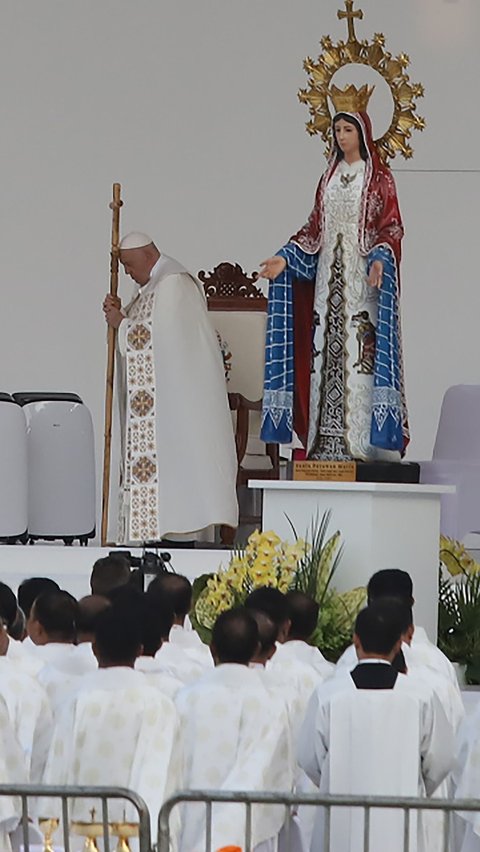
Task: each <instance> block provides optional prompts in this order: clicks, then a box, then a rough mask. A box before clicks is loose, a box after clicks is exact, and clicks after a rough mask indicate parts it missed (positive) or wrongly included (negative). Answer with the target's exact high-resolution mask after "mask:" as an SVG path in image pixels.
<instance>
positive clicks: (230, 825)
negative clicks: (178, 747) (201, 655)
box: [175, 663, 294, 852]
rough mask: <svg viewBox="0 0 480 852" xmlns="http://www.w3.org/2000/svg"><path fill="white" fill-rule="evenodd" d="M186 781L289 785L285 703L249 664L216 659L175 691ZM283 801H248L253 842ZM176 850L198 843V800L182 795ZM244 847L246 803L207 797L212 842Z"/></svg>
mask: <svg viewBox="0 0 480 852" xmlns="http://www.w3.org/2000/svg"><path fill="white" fill-rule="evenodd" d="M175 703H176V705H177V708H178V710H179V713H180V717H181V721H182V728H183V732H184V738H185V742H184V783H185V786H186V788H187V789H193V790H198V789H204V790H255V791H267V790H268V791H282V792H287V791H288V792H289V791H291V789H292V786H293V780H294V760H293V753H292V745H291V736H290V730H289V722H288V716H287V710H286V706H285V703H284V701H283V700H280V699H278V700H275V699H274V697H273V695H272V692H271V691H269V690H267V688H266V686H265V684H264V683H263V681H262V678H261V677H260V675H259V674H258V671H257V670H256V669H250V668H247V666H241V665H236V664H233V663H232V664H230V663H228V664H223V665H220V666H217V667H216V668H215V669H214V670H213V671H212V672H209V673H208V674H206V675H204V677H202V678H201V679H200V680H199V681H197V682H196V683H194V684H191V685H189V686H187V687H185V688H184V689H182V690H181V692H179V693H178V695H177V697H176V701H175ZM284 819H285V808H283V807H281V806H280V807H276V806H274V807H262V806H260V805H258V806H257V805H254V806H253V808H252V846H257V845H258V844H260V843H262V842H264V841H268V840H270V839H272V838H276V836H277V834H278V833H279V831H280V829H281V827H282V824H283V822H284ZM182 826H183V828H182V837H181V847H180V848H181V852H203V850H204V849H205V827H206V826H205V807H204V806H203V805H197V804H191V803H187V804H186V805H185V806H184V808H183V813H182ZM229 845H234V846H239V847H240V848H242V849H244V848H245V807H244V806H243V805H238V804H230V803H229V804H214V805H213V808H212V849H219V848H220V847H222V846H229Z"/></svg>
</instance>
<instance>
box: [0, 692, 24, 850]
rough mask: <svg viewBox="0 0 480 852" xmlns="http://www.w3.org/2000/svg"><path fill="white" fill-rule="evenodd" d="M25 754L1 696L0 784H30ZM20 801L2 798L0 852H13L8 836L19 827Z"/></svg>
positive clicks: (0, 808) (10, 797)
mask: <svg viewBox="0 0 480 852" xmlns="http://www.w3.org/2000/svg"><path fill="white" fill-rule="evenodd" d="M28 782H29V773H28V767H27V762H26V760H25V754H24V752H23V749H22V747H21V745H20V743H19V741H18V739H17V736H16V734H15V731H14V725H13V724H12V722H11V719H10V715H9V712H8V708H7V705H6V702H5V701H4V700H3V698H2V697H1V696H0V784H9V785H11V784H28ZM21 813H22V806H21V801H20V799H17V798H16V797H13V796H0V852H11V845H10V839H9V837H8V835H9V834H10V832H12V831H13V830H14V829H15V827H16V826H17V825H18V822H19V819H20V816H21Z"/></svg>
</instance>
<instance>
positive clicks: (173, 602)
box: [147, 571, 192, 618]
mask: <svg viewBox="0 0 480 852" xmlns="http://www.w3.org/2000/svg"><path fill="white" fill-rule="evenodd" d="M147 594H148V595H149V596H151V598H152V600H154V601H163V602H164V603H165V604H167V605H168V606H169V607H170V608H171V609H172V610H173V613H174V615H175V617H177V618H184V617H185V616H186V615H188V613H189V612H190V609H191V606H192V584H191V583H190V580H188V579H187V577H183V576H182V575H181V574H172V573H171V572H170V571H165V572H164V573H163V574H159V575H158V577H155V579H154V580H152V582H151V583H150V585H149V587H148V589H147Z"/></svg>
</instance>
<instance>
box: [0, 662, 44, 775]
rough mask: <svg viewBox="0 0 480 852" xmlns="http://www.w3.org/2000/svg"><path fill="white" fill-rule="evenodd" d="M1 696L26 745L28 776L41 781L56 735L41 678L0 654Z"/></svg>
mask: <svg viewBox="0 0 480 852" xmlns="http://www.w3.org/2000/svg"><path fill="white" fill-rule="evenodd" d="M0 695H1V696H2V698H3V700H4V701H5V704H6V706H7V709H8V713H9V716H10V721H11V723H12V725H13V728H14V731H15V734H16V737H17V740H18V742H19V744H20V746H21V748H22V751H23V754H24V758H25V764H26V767H27V771H28V779H29V781H30V782H31V783H32V784H39V783H40V781H41V780H42V774H43V770H44V767H45V760H46V757H47V753H48V748H49V746H50V738H51V735H52V711H51V708H50V703H49V701H48V698H47V694H46V692H45V690H44V689H43V687H42V686H41V685H40V684H39V683H37V681H36V680H35V679H34V678H33V677H31V676H30V675H28V674H26V673H25V672H24V671H23V670H22V669H21V668H19V667H18V666H16V665H15V663H14V662H13V661H12V660H9V659H8V657H0Z"/></svg>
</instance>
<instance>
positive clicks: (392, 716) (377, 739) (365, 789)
mask: <svg viewBox="0 0 480 852" xmlns="http://www.w3.org/2000/svg"><path fill="white" fill-rule="evenodd" d="M453 753H454V745H453V734H452V730H451V727H450V725H449V723H448V721H447V719H446V716H445V714H444V712H443V710H442V707H441V705H440V703H439V701H438V699H437V698H436V696H435V694H434V693H433V692H432V691H431V690H430V691H429V690H422V688H421V686H420V685H419V684H418V683H412V682H411V681H409V679H408V676H401V675H399V676H398V677H397V680H396V683H395V685H394V688H393V689H357V688H356V686H355V684H354V682H353V680H352V678H351V677H350V675H349V674H347V673H345V675H344V676H340V675H339V676H337V677H335V678H331V679H329V680H328V681H326V682H325V683H324V684H322V685H321V686H320V687H319V688H318V689H317V690H316V691H315V693H314V695H313V696H312V699H311V701H310V704H309V707H308V711H307V715H306V717H305V720H304V723H303V726H302V731H301V734H300V740H299V748H298V759H299V763H300V765H301V766H302V767H303V769H304V770H305V772H306V773H307V775H308V776H309V777H310V778H311V780H312V781H313V782H314V783H316V784H317V785H318V786H319V788H320V792H323V793H332V794H335V793H336V794H352V795H355V794H357V795H362V796H363V795H365V796H367V795H392V796H418V795H420V796H422V795H425V793H426V794H427V795H431V794H432V793H433V792H434V790H435V789H436V788H437V787H438V786H439V784H440V783H441V782H442V781H443V779H444V778H445V777H446V776H447V774H448V772H449V771H450V769H451V767H452V765H453ZM331 817H332V818H331V845H330V850H329V852H357V850H358V852H362V850H363V813H362V812H361V811H358V810H355V809H348V808H338V809H333V810H332V815H331ZM415 823H416V821H415V819H413V818H412V832H411V836H410V847H409V850H410V852H415V850H416V849H417V848H418V849H423V848H425V845H424V837H423V831H421V832H419V837H418V841H419V843H418V846H417V842H416V841H417V837H416V836H415V832H416V828H415ZM370 828H371V833H370V838H371V840H370V847H369V852H381V850H385V849H388V851H389V852H397V850H398V852H403V814H402V812H401V811H399V812H394V811H381V810H379V811H376V812H372V814H371V823H370ZM323 841H324V809H323V808H319V809H318V814H317V821H316V826H315V832H314V839H313V842H312V850H315V852H317V850H318V852H320V850H323V849H324V845H323Z"/></svg>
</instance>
